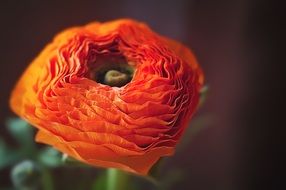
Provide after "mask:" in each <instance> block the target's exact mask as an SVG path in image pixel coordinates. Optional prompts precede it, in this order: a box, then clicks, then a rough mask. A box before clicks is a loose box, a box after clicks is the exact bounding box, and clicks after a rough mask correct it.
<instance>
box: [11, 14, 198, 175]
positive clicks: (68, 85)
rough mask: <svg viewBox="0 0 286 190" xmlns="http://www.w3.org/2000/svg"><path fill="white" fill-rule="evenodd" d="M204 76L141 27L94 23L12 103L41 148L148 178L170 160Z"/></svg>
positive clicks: (45, 60)
mask: <svg viewBox="0 0 286 190" xmlns="http://www.w3.org/2000/svg"><path fill="white" fill-rule="evenodd" d="M202 85H203V74H202V72H201V69H200V67H199V65H198V64H197V62H196V59H195V58H194V56H193V54H192V53H191V51H190V50H189V49H188V48H186V47H185V46H184V45H182V44H180V43H178V42H176V41H173V40H170V39H167V38H165V37H162V36H159V35H158V34H156V33H154V32H153V31H151V29H150V28H149V27H148V26H146V25H145V24H143V23H139V22H136V21H133V20H128V19H122V20H116V21H112V22H107V23H98V22H94V23H90V24H88V25H86V26H83V27H74V28H69V29H67V30H65V31H63V32H62V33H60V34H58V35H57V36H56V37H55V39H54V40H53V42H52V43H50V44H49V45H47V46H46V47H45V48H44V50H43V51H42V52H41V53H40V55H39V56H37V57H36V59H35V60H34V61H33V62H32V63H31V64H30V66H29V67H28V68H27V70H26V71H25V72H24V74H23V75H22V77H21V78H20V80H19V81H18V83H17V85H16V87H15V89H14V90H13V92H12V96H11V100H10V103H11V107H12V109H13V110H14V112H15V113H17V114H18V115H20V116H21V117H22V118H23V119H25V120H27V121H28V122H29V123H31V124H32V125H34V126H35V127H36V128H38V132H37V136H36V141H38V142H42V143H46V144H49V145H52V146H53V147H55V148H56V149H58V150H60V151H62V152H64V153H66V154H68V155H70V156H71V157H74V158H76V159H78V160H80V161H82V162H85V163H88V164H91V165H95V166H100V167H114V168H119V169H123V170H126V171H130V172H134V173H138V174H143V175H144V174H147V173H148V171H149V169H150V168H151V166H152V165H153V164H154V163H156V162H157V161H158V159H159V158H160V157H162V156H169V155H172V154H173V152H174V149H175V145H176V144H177V142H178V140H179V139H180V137H181V135H182V133H183V131H184V129H185V128H186V126H187V123H188V121H189V120H190V118H191V116H192V115H193V113H194V112H195V110H196V107H197V105H198V101H199V91H200V88H201V87H202Z"/></svg>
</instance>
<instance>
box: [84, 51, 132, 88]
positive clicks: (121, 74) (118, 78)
mask: <svg viewBox="0 0 286 190" xmlns="http://www.w3.org/2000/svg"><path fill="white" fill-rule="evenodd" d="M133 73H134V68H133V66H131V65H129V64H128V63H127V61H126V60H125V59H123V58H118V57H117V58H116V57H115V58H114V57H104V58H98V59H97V60H96V62H95V63H94V64H91V65H90V66H89V76H88V78H90V79H92V80H94V81H96V82H98V83H101V84H105V85H108V86H112V87H122V86H124V85H126V84H128V83H129V82H130V81H131V80H132V77H133Z"/></svg>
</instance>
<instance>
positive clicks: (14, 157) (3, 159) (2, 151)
mask: <svg viewBox="0 0 286 190" xmlns="http://www.w3.org/2000/svg"><path fill="white" fill-rule="evenodd" d="M20 159H21V152H19V151H15V150H11V149H9V148H8V147H7V145H6V144H5V142H4V141H3V140H2V139H0V169H2V168H5V167H8V166H11V165H13V164H15V163H16V162H17V161H19V160H20Z"/></svg>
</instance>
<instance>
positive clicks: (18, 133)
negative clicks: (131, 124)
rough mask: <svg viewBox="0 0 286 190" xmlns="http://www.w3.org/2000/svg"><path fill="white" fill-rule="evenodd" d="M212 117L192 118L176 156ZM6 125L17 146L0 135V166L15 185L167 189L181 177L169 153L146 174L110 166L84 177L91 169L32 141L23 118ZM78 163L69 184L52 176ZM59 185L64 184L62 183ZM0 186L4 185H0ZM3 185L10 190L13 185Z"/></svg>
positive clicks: (66, 172) (100, 189)
mask: <svg viewBox="0 0 286 190" xmlns="http://www.w3.org/2000/svg"><path fill="white" fill-rule="evenodd" d="M211 120H212V118H210V117H209V116H202V117H197V118H195V119H193V121H192V124H191V126H190V127H188V128H187V130H186V132H185V133H184V137H183V139H182V140H181V142H180V143H179V144H178V146H177V152H176V155H177V156H180V154H183V153H184V151H185V148H186V147H188V144H189V143H190V141H191V140H192V139H193V138H194V137H195V136H196V135H197V134H198V133H199V132H200V131H201V130H203V129H204V128H205V127H206V126H207V125H208V124H209V123H210V121H211ZM6 127H7V130H8V131H9V133H10V134H11V136H12V137H13V138H14V139H15V141H16V142H17V145H18V146H17V147H15V146H13V147H11V146H9V145H8V144H7V143H5V141H4V140H3V139H1V137H0V170H1V169H4V168H11V179H12V181H13V184H14V186H15V187H16V189H25V190H32V189H35V187H38V186H40V187H41V188H40V189H43V190H54V189H58V187H60V189H62V188H66V185H68V186H69V189H70V186H71V187H72V188H73V189H74V190H77V189H78V190H81V189H82V188H83V187H84V189H92V190H109V189H110V190H112V189H118V188H119V187H120V188H121V189H126V188H127V189H128V190H144V189H150V190H151V189H153V190H155V189H156V190H168V189H169V190H170V189H173V188H174V186H175V185H174V184H178V183H180V180H182V179H184V176H185V175H184V171H183V170H182V169H178V168H176V167H175V166H172V167H170V165H169V163H168V161H169V160H171V159H172V157H170V158H163V159H161V160H160V162H158V163H157V164H156V165H155V166H154V167H153V169H152V170H151V172H150V175H149V176H147V177H142V176H140V177H138V176H137V175H133V174H129V173H125V172H122V171H118V170H114V169H111V170H109V172H100V173H97V174H96V175H95V176H94V178H95V180H86V176H87V175H88V172H90V171H92V169H91V168H90V167H89V166H87V165H85V164H83V163H80V162H78V161H76V160H75V159H73V158H71V157H68V156H67V155H65V154H62V153H60V152H58V151H57V150H55V149H53V148H52V147H48V146H42V145H37V144H36V143H35V141H34V130H33V128H32V127H31V126H30V125H29V124H28V123H26V122H25V121H23V120H21V119H18V118H12V119H8V120H7V122H6ZM27 160H29V161H27ZM71 166H72V167H71ZM77 167H78V168H81V170H82V172H83V173H81V174H77V175H78V177H76V179H75V178H73V177H74V176H71V178H70V177H68V181H71V183H72V184H59V182H58V181H59V180H60V182H61V183H66V182H64V181H66V180H63V181H62V179H57V178H56V177H54V176H57V173H56V172H57V171H59V170H60V171H61V172H62V173H63V174H62V175H63V176H69V174H70V173H69V172H70V170H69V169H68V168H77ZM164 167H167V168H168V170H167V171H164V174H163V175H162V172H160V171H161V169H162V168H164ZM99 171H101V170H99ZM69 178H70V179H69ZM74 179H75V180H74ZM72 180H74V181H72ZM112 180H113V181H112ZM112 184H113V186H112ZM126 184H128V186H126ZM61 185H64V186H63V187H61ZM27 187H29V188H27ZM143 187H144V188H143ZM0 189H4V188H3V187H0ZM5 189H7V190H8V189H10V190H13V188H5Z"/></svg>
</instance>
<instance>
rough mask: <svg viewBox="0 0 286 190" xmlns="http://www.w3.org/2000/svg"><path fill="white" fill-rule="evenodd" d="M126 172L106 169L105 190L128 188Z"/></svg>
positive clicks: (124, 189)
mask: <svg viewBox="0 0 286 190" xmlns="http://www.w3.org/2000/svg"><path fill="white" fill-rule="evenodd" d="M128 177H129V176H128V174H127V173H125V172H123V171H120V170H117V169H114V168H109V169H107V190H126V189H128V188H127V187H128V184H127V183H128Z"/></svg>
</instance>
